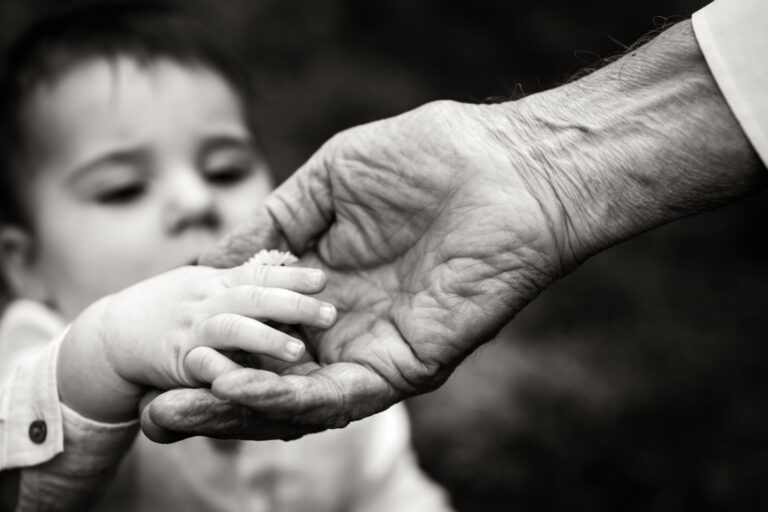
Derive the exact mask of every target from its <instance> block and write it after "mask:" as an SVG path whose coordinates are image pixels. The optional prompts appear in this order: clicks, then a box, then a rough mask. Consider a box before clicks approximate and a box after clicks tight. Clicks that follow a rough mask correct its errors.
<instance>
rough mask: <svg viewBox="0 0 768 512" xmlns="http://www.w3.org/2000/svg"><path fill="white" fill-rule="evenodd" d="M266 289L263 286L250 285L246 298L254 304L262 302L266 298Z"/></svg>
mask: <svg viewBox="0 0 768 512" xmlns="http://www.w3.org/2000/svg"><path fill="white" fill-rule="evenodd" d="M266 290H267V289H266V288H263V287H261V286H250V287H248V290H247V291H246V292H245V299H246V300H247V301H248V302H250V303H252V304H261V303H262V302H263V301H264V300H265V298H266V297H264V295H266Z"/></svg>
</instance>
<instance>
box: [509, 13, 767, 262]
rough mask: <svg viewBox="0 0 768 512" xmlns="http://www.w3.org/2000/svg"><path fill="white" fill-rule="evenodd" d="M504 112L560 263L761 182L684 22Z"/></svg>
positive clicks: (754, 157) (716, 203)
mask: <svg viewBox="0 0 768 512" xmlns="http://www.w3.org/2000/svg"><path fill="white" fill-rule="evenodd" d="M504 108H506V109H507V112H508V115H509V116H510V122H511V123H512V124H513V126H514V130H515V132H516V135H517V136H516V137H512V138H510V140H511V141H512V143H513V144H515V148H514V152H515V153H516V155H517V159H516V161H518V162H522V163H518V165H520V166H521V167H522V169H518V171H521V172H523V173H526V174H527V179H529V180H530V182H532V183H536V184H538V185H536V187H534V188H536V189H538V190H546V189H549V190H546V191H545V192H544V194H545V195H547V196H549V197H551V198H554V201H555V202H556V203H557V206H556V209H559V210H560V216H559V219H560V222H561V224H562V226H561V227H560V229H561V231H563V232H564V233H566V236H567V242H566V244H564V245H565V246H566V247H567V248H568V251H567V252H568V254H566V258H567V259H570V262H566V266H567V265H568V264H573V265H575V264H578V262H580V261H582V260H584V259H586V258H588V257H589V256H591V255H593V254H595V253H597V252H599V251H600V250H602V249H604V248H606V247H608V246H610V245H613V244H615V243H618V242H620V241H622V240H625V239H627V238H630V237H632V236H634V235H637V234H639V233H642V232H644V231H647V230H649V229H652V228H654V227H656V226H659V225H661V224H664V223H666V222H670V221H672V220H675V219H678V218H682V217H685V216H688V215H692V214H695V213H699V212H701V211H704V210H707V209H711V208H713V207H716V206H719V205H722V204H726V203H729V202H731V201H733V200H735V199H737V198H739V197H742V196H744V195H747V194H749V193H753V192H757V191H759V190H761V189H762V188H763V187H764V186H765V184H766V174H765V169H764V168H763V166H762V164H761V162H760V160H759V158H758V157H757V155H756V153H755V152H754V150H753V148H752V147H751V145H750V144H749V141H748V140H747V138H746V136H745V135H744V133H743V131H742V130H741V127H740V126H739V124H738V122H737V121H736V119H735V118H734V117H733V114H732V113H731V111H730V110H729V108H728V106H727V104H726V102H725V100H724V99H723V97H722V95H721V93H720V91H719V89H718V87H717V84H716V83H715V81H714V79H713V77H712V76H711V74H710V72H709V69H708V67H707V65H706V62H705V61H704V59H703V57H702V55H701V51H700V50H699V48H698V45H697V43H696V40H695V38H694V35H693V31H692V29H691V25H690V22H688V21H686V22H682V23H680V24H678V25H676V26H674V27H672V28H670V29H668V30H667V31H666V32H664V33H662V34H661V35H660V36H658V37H657V38H656V39H654V40H653V41H651V42H649V43H647V44H645V45H644V46H642V47H640V48H637V49H636V50H633V51H630V52H629V53H628V54H626V55H625V56H624V57H622V58H621V59H619V60H617V61H615V62H613V63H612V64H609V65H608V66H606V67H604V68H602V69H600V70H598V71H596V72H594V73H592V74H590V75H588V76H586V77H584V78H582V79H581V80H578V81H576V82H572V83H570V84H567V85H564V86H562V87H559V88H557V89H553V90H550V91H546V92H544V93H540V94H537V95H534V96H530V97H528V98H525V99H523V100H521V101H518V102H513V103H508V104H505V106H504ZM516 139H517V140H518V141H519V142H518V143H515V140H516ZM542 183H545V184H546V185H545V186H542V185H541V184H542ZM553 208H554V207H553Z"/></svg>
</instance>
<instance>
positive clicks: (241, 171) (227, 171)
mask: <svg viewBox="0 0 768 512" xmlns="http://www.w3.org/2000/svg"><path fill="white" fill-rule="evenodd" d="M251 172H252V171H251V169H250V168H249V167H245V166H229V167H221V168H218V169H211V170H210V171H207V172H206V173H205V178H206V179H207V180H208V182H209V183H211V184H213V185H220V186H224V187H225V186H228V185H234V184H236V183H239V182H241V181H242V180H243V179H245V178H246V177H247V176H248V175H249V174H251Z"/></svg>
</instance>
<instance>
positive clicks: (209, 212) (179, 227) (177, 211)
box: [166, 171, 220, 233]
mask: <svg viewBox="0 0 768 512" xmlns="http://www.w3.org/2000/svg"><path fill="white" fill-rule="evenodd" d="M168 197H169V200H168V203H167V214H166V219H167V228H168V231H169V232H171V233H178V232H181V231H183V230H184V229H186V228H189V227H204V228H209V229H215V228H217V227H218V226H219V223H220V219H219V214H218V211H217V208H216V198H215V195H214V191H213V190H212V189H211V186H210V185H209V184H208V183H207V182H206V181H205V179H204V178H203V176H201V175H200V173H198V172H196V171H186V172H177V173H174V176H173V179H171V180H169V183H168Z"/></svg>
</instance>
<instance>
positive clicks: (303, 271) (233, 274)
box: [222, 265, 326, 293]
mask: <svg viewBox="0 0 768 512" xmlns="http://www.w3.org/2000/svg"><path fill="white" fill-rule="evenodd" d="M222 273H223V280H224V284H226V285H227V286H244V285H252V286H264V287H270V288H285V289H287V290H293V291H295V292H299V293H317V292H320V291H322V290H323V288H325V282H326V275H325V272H323V271H322V270H320V269H316V268H302V267H280V266H273V265H241V266H239V267H235V268H231V269H227V270H224V271H222Z"/></svg>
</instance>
